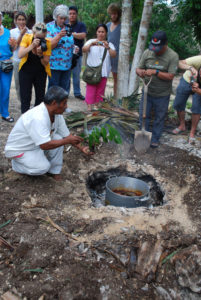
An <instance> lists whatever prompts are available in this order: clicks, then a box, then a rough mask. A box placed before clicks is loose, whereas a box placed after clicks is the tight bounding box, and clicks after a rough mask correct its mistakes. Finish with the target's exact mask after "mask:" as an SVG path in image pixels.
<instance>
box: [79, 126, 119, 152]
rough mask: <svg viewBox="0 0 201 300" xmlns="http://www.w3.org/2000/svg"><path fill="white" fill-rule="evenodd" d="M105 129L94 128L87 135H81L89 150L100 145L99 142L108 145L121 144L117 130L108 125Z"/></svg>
mask: <svg viewBox="0 0 201 300" xmlns="http://www.w3.org/2000/svg"><path fill="white" fill-rule="evenodd" d="M105 126H106V127H101V128H99V127H94V128H93V130H92V132H91V133H90V134H88V135H85V134H83V135H82V136H83V137H84V140H85V142H88V144H89V148H90V150H93V151H94V149H95V148H96V147H97V146H98V145H100V143H101V142H104V143H109V142H112V141H114V142H115V143H116V144H122V139H121V136H120V133H119V131H118V130H117V129H115V128H114V127H112V126H111V125H109V124H106V125H105Z"/></svg>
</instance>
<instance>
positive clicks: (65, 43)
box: [47, 4, 79, 92]
mask: <svg viewBox="0 0 201 300" xmlns="http://www.w3.org/2000/svg"><path fill="white" fill-rule="evenodd" d="M68 11H69V9H68V7H67V6H66V5H63V4H62V5H58V6H57V7H56V8H55V9H54V12H53V18H54V21H52V22H50V23H48V24H47V37H48V38H49V39H50V40H51V45H52V55H51V57H50V68H51V73H52V76H51V77H49V87H51V86H54V85H56V86H60V87H62V88H63V89H64V90H66V91H67V92H68V79H69V76H70V75H69V74H70V70H71V64H72V57H73V48H74V39H73V36H72V34H71V29H70V27H69V25H67V24H66V21H67V17H68ZM78 50H79V49H78Z"/></svg>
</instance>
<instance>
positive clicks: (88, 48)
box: [82, 41, 97, 53]
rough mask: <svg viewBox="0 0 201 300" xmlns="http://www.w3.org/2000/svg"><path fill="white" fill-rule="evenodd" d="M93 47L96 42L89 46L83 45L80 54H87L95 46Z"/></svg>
mask: <svg viewBox="0 0 201 300" xmlns="http://www.w3.org/2000/svg"><path fill="white" fill-rule="evenodd" d="M95 45H97V41H94V42H92V43H90V44H88V45H85V46H84V47H83V48H82V52H84V53H87V52H89V51H90V48H91V47H92V46H95Z"/></svg>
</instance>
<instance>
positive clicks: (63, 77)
mask: <svg viewBox="0 0 201 300" xmlns="http://www.w3.org/2000/svg"><path fill="white" fill-rule="evenodd" d="M51 73H52V76H51V77H49V85H48V89H49V88H50V87H51V86H53V85H56V86H60V87H62V88H63V89H64V90H66V91H67V92H68V80H69V75H70V70H67V71H61V70H51Z"/></svg>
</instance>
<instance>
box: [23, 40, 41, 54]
mask: <svg viewBox="0 0 201 300" xmlns="http://www.w3.org/2000/svg"><path fill="white" fill-rule="evenodd" d="M39 44H40V40H39V39H34V40H33V42H32V44H31V45H29V46H28V47H23V46H20V48H19V52H18V57H19V58H23V57H24V56H25V55H26V54H27V53H29V52H30V51H32V50H33V48H35V47H37V46H39Z"/></svg>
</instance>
